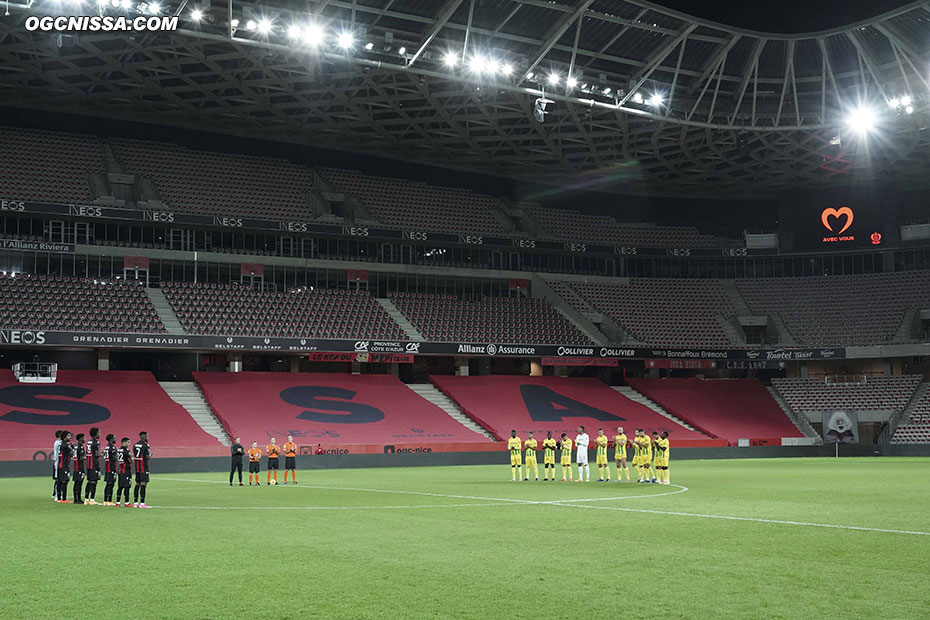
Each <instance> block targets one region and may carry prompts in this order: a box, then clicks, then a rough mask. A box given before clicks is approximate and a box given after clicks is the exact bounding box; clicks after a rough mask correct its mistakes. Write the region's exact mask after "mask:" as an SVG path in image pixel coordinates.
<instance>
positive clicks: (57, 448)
mask: <svg viewBox="0 0 930 620" xmlns="http://www.w3.org/2000/svg"><path fill="white" fill-rule="evenodd" d="M74 440H75V442H74V443H71V432H70V431H66V430H60V431H56V432H55V444H54V446H53V448H52V458H53V462H54V463H55V470H54V471H53V472H52V478H53V479H54V480H55V492H54V495H53V496H52V497H53V499H54V500H55V501H56V502H58V503H59V504H71V503H74V504H85V505H91V506H95V505H103V506H133V507H135V508H148V507H149V506H148V505H147V504H146V503H145V490H146V487H147V486H148V482H149V458H150V457H151V456H152V451H151V449H150V448H149V435H148V433H146V432H145V431H142V432H140V433H139V441H137V442H136V443H134V444H132V447H131V448H130V446H129V441H130V440H129V437H123V438H122V439H120V445H119V447H117V446H116V436H115V435H113V433H110V434H109V435H107V436H106V442H107V445H106V447H104V448H103V449H102V450H101V445H100V429H99V428H97V427H96V426H95V427H94V428H92V429H90V440H89V441H87V442H85V436H84V433H78V434H77V435H75V436H74ZM101 464H102V465H103V472H102V473H103V480H104V483H105V485H106V486H105V487H104V490H103V504H98V503H97V500H96V496H97V483H98V482H99V481H100V474H101V470H100V467H101ZM133 472H135V476H136V484H135V487H133V492H132V495H133V502H132V504H130V503H129V488H130V487H131V486H132V475H133ZM72 480H73V483H74V500H73V502H72V500H69V499H68V484H69V483H70V482H72ZM85 480H86V482H87V486H86V487H85V486H84V482H85ZM114 484H115V485H116V501H115V502H114V501H113V485H114ZM82 491H83V493H82ZM124 497H125V504H124V503H122V501H121V500H123V498H124Z"/></svg>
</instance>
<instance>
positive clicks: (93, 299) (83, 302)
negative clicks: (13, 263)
mask: <svg viewBox="0 0 930 620" xmlns="http://www.w3.org/2000/svg"><path fill="white" fill-rule="evenodd" d="M0 327H5V328H14V329H44V330H49V331H52V330H58V331H85V332H129V333H164V332H165V331H166V330H165V327H164V325H162V322H161V319H160V318H159V316H158V312H157V311H156V310H155V306H153V305H152V302H151V300H150V299H149V298H148V296H147V295H146V294H145V289H144V288H143V286H142V284H141V283H140V282H138V281H136V280H122V279H119V280H93V279H90V278H71V277H66V276H33V275H28V274H18V275H16V276H13V275H0Z"/></svg>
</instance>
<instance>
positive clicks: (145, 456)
mask: <svg viewBox="0 0 930 620" xmlns="http://www.w3.org/2000/svg"><path fill="white" fill-rule="evenodd" d="M151 455H152V451H151V449H150V448H149V434H148V433H146V432H145V431H142V432H141V433H139V441H137V442H136V443H134V444H133V445H132V462H133V464H134V465H135V468H136V486H134V487H133V489H132V500H133V505H134V506H135V507H136V508H148V506H147V505H146V503H145V487H146V486H148V483H149V457H150V456H151ZM140 497H141V501H140Z"/></svg>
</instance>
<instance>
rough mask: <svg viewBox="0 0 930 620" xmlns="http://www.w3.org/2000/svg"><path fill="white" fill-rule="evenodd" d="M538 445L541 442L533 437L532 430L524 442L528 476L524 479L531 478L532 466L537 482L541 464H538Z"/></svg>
mask: <svg viewBox="0 0 930 620" xmlns="http://www.w3.org/2000/svg"><path fill="white" fill-rule="evenodd" d="M538 445H539V443H538V442H537V441H536V440H535V439H533V431H530V433H529V436H528V437H527V438H526V441H525V442H524V443H523V450H524V451H525V452H526V478H524V480H529V479H530V467H532V468H533V473H534V474H535V476H536V482H539V466H538V465H536V447H537V446H538Z"/></svg>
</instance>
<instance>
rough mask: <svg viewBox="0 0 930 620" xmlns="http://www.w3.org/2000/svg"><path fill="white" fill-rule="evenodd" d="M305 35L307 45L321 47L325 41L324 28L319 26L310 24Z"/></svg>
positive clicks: (305, 29) (304, 39) (305, 30)
mask: <svg viewBox="0 0 930 620" xmlns="http://www.w3.org/2000/svg"><path fill="white" fill-rule="evenodd" d="M303 34H304V37H303V41H304V43H306V44H307V45H319V44H320V42H321V41H322V40H323V28H322V27H321V26H320V25H319V24H309V25H308V26H307V27H306V28H304V33H303Z"/></svg>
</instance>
